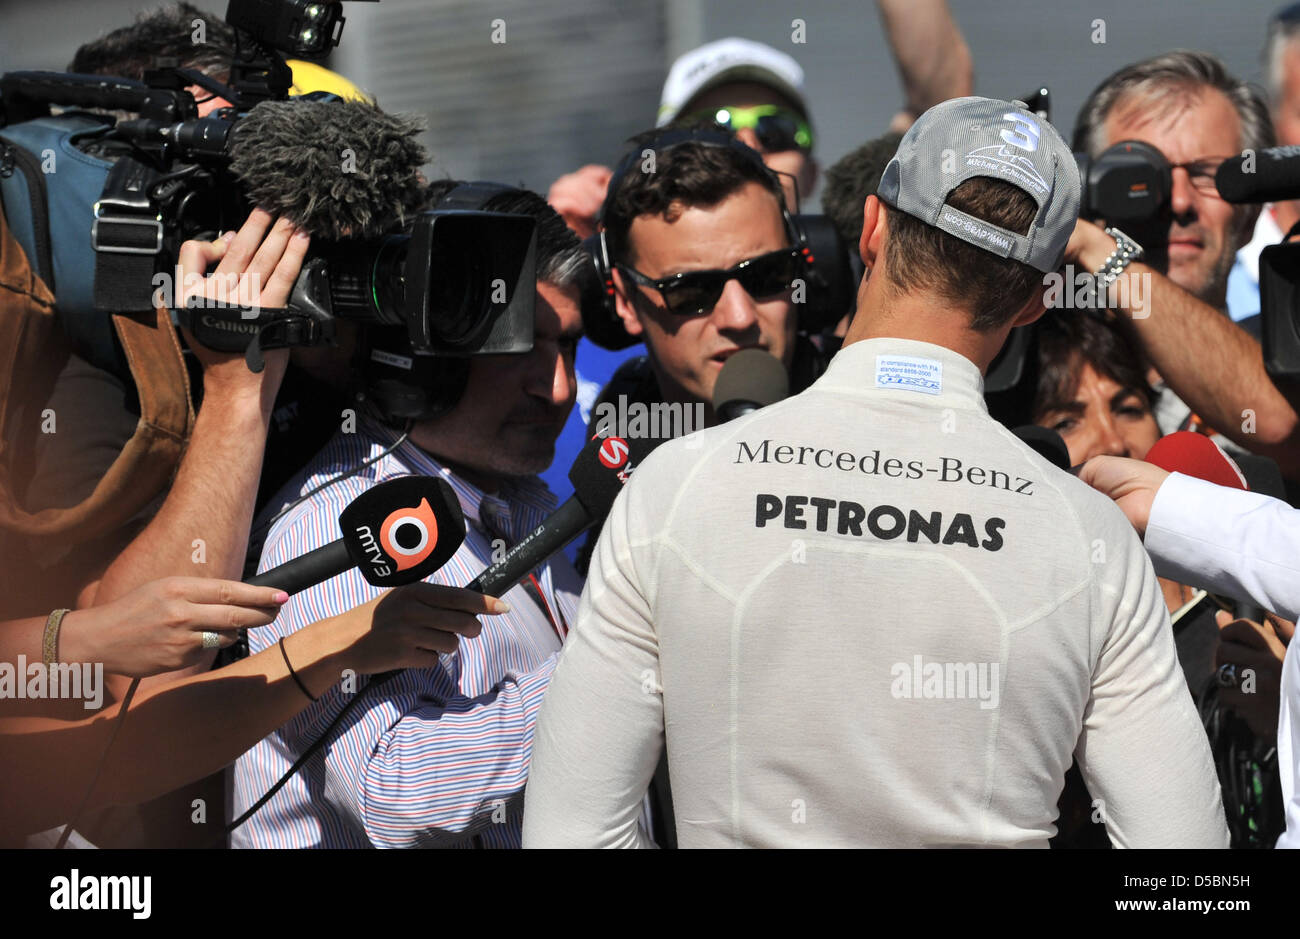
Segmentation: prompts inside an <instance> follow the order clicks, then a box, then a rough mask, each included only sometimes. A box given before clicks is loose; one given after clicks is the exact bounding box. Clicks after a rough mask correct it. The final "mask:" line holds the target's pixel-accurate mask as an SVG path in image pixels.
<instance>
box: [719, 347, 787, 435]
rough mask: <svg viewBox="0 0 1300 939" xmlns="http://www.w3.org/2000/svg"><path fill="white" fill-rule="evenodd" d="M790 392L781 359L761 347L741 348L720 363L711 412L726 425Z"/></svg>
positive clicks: (778, 399)
mask: <svg viewBox="0 0 1300 939" xmlns="http://www.w3.org/2000/svg"><path fill="white" fill-rule="evenodd" d="M789 393H790V376H789V375H788V374H787V373H786V370H785V366H784V365H782V364H781V360H780V359H778V358H777V357H776V356H774V355H772V354H771V353H770V352H764V351H763V350H762V349H741V350H740V351H739V352H737V353H735V354H733V355H731V356H730V357H729V358H728V359H727V361H726V362H724V363H722V371H721V372H719V373H718V380H717V381H716V382H714V384H713V413H714V414H716V415H717V418H718V423H720V424H725V423H726V422H727V421H730V420H734V419H735V418H737V417H743V416H744V415H746V414H751V413H753V412H754V411H757V410H758V409H759V408H765V407H767V406H768V405H769V404H774V403H776V402H777V401H780V400H781V399H782V398H784V397H786V396H787V395H788V394H789Z"/></svg>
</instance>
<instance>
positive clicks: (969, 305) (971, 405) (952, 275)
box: [523, 97, 1228, 848]
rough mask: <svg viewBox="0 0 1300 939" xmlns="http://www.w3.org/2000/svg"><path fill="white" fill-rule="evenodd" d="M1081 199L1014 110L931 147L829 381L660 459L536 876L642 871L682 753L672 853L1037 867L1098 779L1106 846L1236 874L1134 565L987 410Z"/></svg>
mask: <svg viewBox="0 0 1300 939" xmlns="http://www.w3.org/2000/svg"><path fill="white" fill-rule="evenodd" d="M1026 128H1028V129H1030V130H1032V131H1033V135H1032V137H1031V136H1028V135H1025V134H1023V133H1021V131H1023V130H1024V129H1026ZM1003 142H1006V143H1007V149H1013V148H1014V152H1012V153H1009V154H1008V155H1007V156H1008V158H1007V159H1004V160H1003V161H1002V162H1000V163H999V162H996V161H994V160H993V159H991V158H989V157H987V156H986V154H987V153H988V152H989V151H990V150H991V151H993V152H995V153H996V152H997V151H998V150H999V149H1000V148H1001V144H1002V143H1003ZM1022 143H1023V146H1021V144H1022ZM945 152H947V153H955V154H956V155H957V159H956V161H955V162H956V163H957V166H956V167H955V168H953V169H951V170H949V171H947V172H945V171H944V170H943V169H941V167H942V166H943V164H944V156H943V155H944V153H945ZM1079 189H1080V186H1079V174H1078V170H1077V168H1076V166H1075V162H1074V159H1073V157H1072V155H1071V153H1070V150H1069V148H1068V147H1067V146H1066V145H1065V142H1064V141H1063V140H1062V139H1061V137H1060V135H1059V134H1058V133H1057V132H1056V131H1055V130H1054V129H1053V128H1052V127H1051V126H1050V125H1049V124H1047V123H1046V122H1040V121H1039V120H1038V119H1037V117H1036V116H1035V115H1033V114H1030V113H1029V112H1027V111H1025V110H1023V109H1020V108H1018V107H1016V106H1015V105H1013V104H1012V103H1011V102H1007V101H996V100H991V99H986V98H970V97H968V98H959V99H956V100H954V101H948V102H945V103H943V104H940V105H937V106H936V107H934V108H932V109H931V110H930V111H929V112H927V113H926V114H924V115H922V117H921V118H920V119H919V120H918V121H917V122H916V123H915V124H914V125H913V126H912V128H911V129H910V130H909V131H908V132H907V134H906V135H905V136H904V138H903V140H902V143H901V144H900V145H899V148H898V153H897V155H896V156H895V158H894V160H893V161H892V162H891V163H890V165H889V167H888V168H887V169H886V171H885V174H884V177H883V179H882V181H881V183H880V187H879V193H878V195H872V196H869V197H868V198H867V200H866V203H865V205H864V206H863V232H862V237H861V239H860V241H859V243H858V249H859V253H860V254H861V255H862V259H863V262H864V263H865V264H866V265H867V266H869V267H871V268H872V274H871V276H870V277H868V278H864V279H863V281H862V283H861V285H860V286H859V288H858V300H857V314H856V315H855V317H854V319H853V323H852V325H851V326H850V329H849V334H848V336H847V339H846V342H845V345H844V348H843V349H842V350H841V351H840V352H839V353H838V354H837V355H836V357H835V359H834V360H832V361H831V363H830V365H829V367H828V368H827V371H826V373H825V374H824V375H822V376H821V378H819V379H818V380H817V381H816V383H814V384H813V385H812V386H811V387H810V388H808V389H807V390H806V391H805V392H803V393H802V394H800V395H797V396H795V397H793V398H789V399H787V400H785V401H783V402H780V403H778V404H774V405H772V406H770V407H766V408H763V409H762V410H759V411H757V412H755V413H753V414H750V415H748V416H746V417H742V418H739V419H737V420H735V421H733V422H731V423H728V424H726V425H723V426H721V427H715V428H711V429H709V430H705V431H703V432H702V433H700V434H698V435H696V436H694V437H692V438H689V439H688V440H680V441H669V442H668V443H665V444H664V445H663V446H662V447H660V448H659V449H658V450H656V451H655V452H654V453H652V454H651V455H650V457H649V458H648V459H647V460H646V461H645V462H644V463H643V464H642V465H641V466H640V467H639V468H638V469H637V471H636V473H635V474H634V475H633V477H632V479H631V481H630V482H629V483H628V485H627V488H626V489H625V490H624V491H623V493H622V494H621V495H620V496H619V498H618V501H617V502H616V503H615V504H614V507H613V510H612V511H611V512H610V515H609V517H608V519H607V520H606V523H605V530H604V532H603V533H602V534H601V537H600V542H599V544H598V545H597V546H596V551H595V555H594V558H593V561H592V566H591V572H590V575H589V576H588V579H587V585H586V588H585V593H584V595H583V602H582V608H581V611H580V612H579V615H578V622H577V624H576V625H575V626H574V628H573V631H572V632H571V633H570V635H569V638H568V640H567V642H566V645H565V650H564V656H563V659H562V660H561V661H560V663H559V664H558V665H557V666H556V671H555V674H554V676H553V677H552V680H551V685H550V687H549V688H548V690H547V695H546V699H545V700H544V701H543V702H542V708H541V713H540V716H539V718H538V722H537V728H536V731H535V733H534V738H533V756H532V763H531V766H530V769H529V779H528V785H527V792H526V801H525V804H526V809H525V814H524V826H523V828H524V832H523V840H524V846H525V847H533V846H537V847H550V846H572V847H597V846H607V845H626V846H638V845H643V844H645V840H644V836H643V835H640V834H639V833H638V831H637V829H636V813H637V799H638V798H639V793H641V792H643V791H644V789H645V786H646V783H647V782H648V780H649V778H650V776H651V774H652V773H653V772H654V769H655V766H656V763H657V761H658V759H659V756H660V754H661V753H663V752H666V753H667V756H668V762H669V766H670V769H671V789H672V796H673V802H674V809H675V812H676V819H677V834H678V839H679V844H680V846H681V847H711V848H716V847H739V846H751V847H830V846H834V847H848V846H857V847H863V846H872V847H923V846H931V847H942V846H950V847H956V846H963V847H974V846H980V847H993V846H1007V847H1010V846H1022V847H1046V846H1047V843H1048V840H1049V839H1050V838H1051V837H1052V835H1053V833H1054V823H1055V820H1056V818H1057V816H1058V809H1057V799H1058V796H1059V795H1060V793H1061V790H1062V786H1063V783H1064V779H1065V773H1066V770H1067V769H1068V768H1069V765H1070V761H1071V755H1072V754H1073V753H1076V752H1077V753H1078V754H1079V763H1080V766H1081V769H1082V771H1083V774H1084V777H1085V779H1086V780H1087V782H1088V785H1089V787H1090V790H1091V791H1092V792H1093V793H1094V794H1095V795H1096V796H1097V798H1098V799H1101V800H1103V802H1102V803H1101V804H1104V806H1105V816H1106V827H1107V830H1108V832H1109V835H1110V837H1111V839H1112V841H1113V842H1114V843H1115V844H1117V845H1119V846H1132V847H1142V846H1154V845H1157V844H1158V845H1162V846H1180V845H1181V846H1200V847H1211V846H1218V847H1226V845H1227V841H1228V832H1227V827H1226V824H1225V822H1224V816H1223V806H1222V801H1221V799H1220V797H1219V792H1218V785H1217V781H1216V779H1215V776H1214V767H1213V763H1212V761H1211V757H1210V750H1209V745H1208V743H1207V741H1206V739H1205V735H1204V733H1203V732H1202V731H1201V729H1200V724H1199V721H1198V720H1197V716H1196V709H1195V706H1194V704H1193V702H1192V700H1191V698H1190V697H1189V696H1188V694H1187V687H1186V684H1185V682H1184V681H1183V677H1182V674H1181V672H1180V670H1179V668H1178V661H1177V657H1176V655H1175V650H1174V643H1173V637H1172V634H1171V632H1170V628H1169V617H1168V614H1167V612H1166V611H1165V608H1164V604H1163V601H1162V598H1161V595H1160V591H1159V587H1158V585H1157V583H1156V578H1155V575H1154V573H1153V572H1152V571H1151V567H1150V563H1149V562H1148V561H1147V559H1146V557H1145V554H1144V552H1143V550H1142V545H1141V543H1140V542H1139V541H1138V538H1137V536H1136V534H1135V533H1134V532H1133V530H1132V529H1131V528H1130V527H1129V525H1128V522H1127V521H1126V520H1125V519H1124V517H1123V514H1122V513H1121V512H1119V511H1117V510H1116V507H1115V505H1114V504H1113V503H1110V502H1108V501H1107V500H1106V499H1104V498H1102V499H1099V498H1097V497H1098V496H1099V493H1096V492H1094V491H1092V490H1090V489H1089V488H1088V487H1087V486H1085V485H1084V484H1082V483H1081V482H1080V481H1079V480H1077V479H1075V478H1073V477H1071V476H1070V475H1069V474H1068V473H1065V472H1063V471H1061V470H1059V469H1056V468H1055V467H1053V466H1051V465H1050V464H1049V463H1048V462H1047V461H1046V460H1045V459H1044V458H1043V457H1041V456H1040V455H1038V454H1036V453H1035V452H1033V451H1032V450H1031V449H1030V448H1029V447H1027V446H1026V445H1025V444H1024V443H1022V442H1021V441H1019V440H1018V439H1017V438H1016V437H1014V436H1013V435H1012V434H1011V433H1010V432H1008V431H1007V430H1005V429H1004V428H1002V427H1001V426H1000V425H998V424H997V423H996V422H995V421H993V420H992V418H990V417H989V414H988V411H987V409H986V407H985V405H984V400H983V395H982V393H981V392H982V385H983V380H982V373H983V372H985V371H986V370H987V368H988V366H989V364H990V363H991V362H992V360H993V358H994V357H995V355H996V354H997V352H998V350H999V349H1000V348H1001V346H1002V345H1003V343H1004V342H1005V341H1006V338H1007V335H1008V334H1009V333H1010V331H1011V329H1012V328H1013V327H1014V326H1018V325H1026V324H1028V323H1030V322H1032V321H1033V320H1035V319H1036V318H1037V317H1038V316H1040V315H1041V314H1042V312H1043V297H1044V290H1043V277H1044V275H1045V274H1047V273H1050V272H1053V271H1055V270H1056V268H1057V267H1058V266H1059V265H1060V263H1061V261H1062V260H1063V256H1064V254H1065V248H1066V243H1067V241H1068V240H1069V237H1070V235H1071V232H1072V231H1073V228H1074V222H1075V219H1076V217H1077V215H1078V210H1079ZM638 221H640V219H638ZM657 279H659V280H662V279H663V278H662V276H660V277H659V278H657ZM1097 544H1104V545H1105V547H1106V552H1105V553H1106V558H1105V560H1104V561H1101V562H1099V561H1098V560H1097V557H1096V555H1095V554H1090V551H1095V546H1096V545H1097ZM941 663H942V664H941ZM959 672H960V673H961V674H962V675H963V676H965V677H963V678H960V679H958V678H957V677H956V676H957V674H958V673H959ZM922 673H924V674H925V677H924V678H923V677H922ZM977 676H983V677H977ZM977 684H978V689H977V687H976V685H977ZM979 689H982V690H979ZM1153 766H1155V767H1159V771H1158V772H1152V771H1151V767H1153Z"/></svg>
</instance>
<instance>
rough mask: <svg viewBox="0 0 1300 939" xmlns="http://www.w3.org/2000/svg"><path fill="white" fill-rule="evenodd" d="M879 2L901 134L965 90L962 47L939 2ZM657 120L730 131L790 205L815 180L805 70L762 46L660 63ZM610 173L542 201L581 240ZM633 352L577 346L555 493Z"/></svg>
mask: <svg viewBox="0 0 1300 939" xmlns="http://www.w3.org/2000/svg"><path fill="white" fill-rule="evenodd" d="M878 8H879V11H880V18H881V24H882V26H883V28H884V33H885V37H886V39H887V41H888V45H889V49H890V52H891V53H892V54H893V57H894V60H895V62H896V63H897V64H898V73H899V80H900V82H901V84H902V88H903V102H902V106H901V108H900V110H899V111H898V113H897V114H896V115H895V116H894V118H893V121H892V123H891V125H890V128H891V129H892V130H897V131H899V132H900V133H901V132H902V131H904V130H906V129H907V127H908V126H909V125H910V124H911V123H912V121H914V120H916V117H917V115H918V114H920V113H921V112H923V111H924V110H925V109H926V108H928V107H930V106H931V105H932V104H935V103H937V102H939V101H943V100H945V99H947V98H955V97H959V96H961V95H968V94H970V93H971V91H972V89H973V88H974V72H973V68H972V64H971V54H970V50H969V49H968V48H967V46H966V42H965V40H964V39H963V38H962V34H961V30H960V29H958V27H957V23H956V21H955V20H954V19H953V16H952V13H951V11H950V10H949V9H948V3H947V0H879V2H878ZM791 48H797V47H794V46H793V45H792V47H791ZM656 123H657V126H659V127H665V126H667V125H674V126H700V125H701V124H704V125H721V128H722V129H724V130H728V131H730V132H733V133H735V134H736V136H737V137H738V139H740V140H741V142H743V143H745V144H747V145H749V146H750V147H752V148H754V149H755V150H756V151H758V152H759V153H760V154H762V156H763V161H764V162H765V163H766V164H767V165H768V166H769V167H771V168H772V169H773V170H774V171H776V172H777V173H778V174H781V175H780V179H781V181H782V187H783V189H784V194H785V202H786V205H787V206H788V207H789V209H790V211H791V212H797V211H799V208H798V207H799V205H800V203H801V202H802V201H803V200H806V199H808V198H809V196H811V195H812V193H813V190H814V188H815V186H816V184H817V177H818V166H817V161H816V158H815V157H814V156H813V145H814V143H815V139H816V136H815V129H814V125H813V121H812V117H811V110H810V108H809V106H808V101H807V97H806V91H805V83H804V71H803V69H802V68H801V67H800V65H799V63H798V62H796V61H795V60H794V59H793V58H792V57H791V56H789V55H788V54H786V53H785V52H782V51H779V50H778V49H774V48H772V47H771V46H768V45H764V44H763V43H760V42H754V41H752V40H748V39H738V38H734V37H732V38H727V39H720V40H717V41H715V42H710V43H706V44H705V45H702V46H699V47H697V48H695V49H691V50H690V51H688V52H686V53H683V54H682V55H681V56H679V57H678V58H677V59H676V61H674V62H673V64H672V66H671V68H670V69H669V73H668V77H667V79H666V80H665V82H664V87H663V91H662V94H661V97H660V103H659V111H658V116H657V118H656ZM611 175H612V173H611V170H610V168H609V167H607V166H602V165H598V164H590V165H587V166H584V167H582V168H581V169H578V170H576V171H574V172H572V173H568V174H566V175H565V176H562V177H561V178H560V179H558V180H556V182H555V183H554V184H553V185H552V186H551V189H550V192H549V193H548V194H547V201H548V202H549V203H550V204H551V205H552V206H553V207H554V208H555V211H557V212H559V213H560V215H561V216H562V217H563V218H564V220H565V222H567V223H568V225H569V227H570V228H572V229H573V230H574V231H576V232H577V233H578V234H579V235H580V236H581V237H583V238H586V237H588V236H590V235H592V234H593V233H594V232H595V230H596V214H597V211H598V210H599V208H600V206H601V204H602V203H603V202H604V201H605V196H606V190H607V188H608V186H609V180H610V177H611ZM640 353H641V350H640V349H638V348H635V347H633V348H632V349H624V350H617V351H611V350H608V349H603V348H601V347H600V346H597V345H595V344H594V343H593V342H591V341H590V340H589V339H584V340H583V341H582V343H581V344H580V345H579V348H578V356H577V372H578V406H577V407H576V408H574V409H573V415H572V417H571V418H570V420H569V423H568V425H566V426H565V429H564V432H563V434H561V436H560V440H559V442H558V444H557V451H556V452H557V458H556V462H555V464H554V466H553V467H552V468H551V470H550V471H548V473H546V474H543V477H542V478H543V479H545V480H546V483H547V485H549V486H550V487H551V489H552V490H553V491H555V492H556V494H557V495H559V496H560V497H561V498H563V496H564V495H565V494H566V493H567V492H568V479H567V478H566V477H565V475H564V472H563V470H562V469H561V468H560V467H562V466H567V465H568V463H569V460H570V458H571V457H572V456H573V455H575V454H576V453H577V451H578V450H579V449H580V448H581V447H582V445H583V444H584V443H585V442H586V436H585V433H584V431H585V429H586V425H587V422H588V421H589V419H590V416H591V413H592V409H593V405H594V403H595V400H596V396H597V394H598V393H599V392H600V389H601V388H602V387H604V386H605V385H606V384H607V383H608V382H609V381H610V379H611V378H612V377H613V376H614V374H615V372H616V371H617V369H618V368H619V367H620V366H621V365H623V364H624V363H625V362H627V361H628V360H629V359H630V358H632V357H634V356H636V355H639V354H640Z"/></svg>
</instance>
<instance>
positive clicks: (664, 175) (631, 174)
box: [603, 129, 785, 262]
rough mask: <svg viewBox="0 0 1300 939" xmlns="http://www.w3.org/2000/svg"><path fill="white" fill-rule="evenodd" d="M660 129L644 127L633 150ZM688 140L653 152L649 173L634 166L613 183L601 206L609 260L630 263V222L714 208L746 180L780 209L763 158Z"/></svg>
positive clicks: (781, 197)
mask: <svg viewBox="0 0 1300 939" xmlns="http://www.w3.org/2000/svg"><path fill="white" fill-rule="evenodd" d="M663 133H664V131H663V130H661V129H660V130H653V131H646V132H645V133H643V134H638V135H637V136H635V137H633V138H632V139H631V141H630V143H631V144H632V149H633V152H637V151H643V150H644V148H646V147H647V145H648V144H650V143H651V142H652V141H653V140H654V139H655V138H656V137H659V136H661V135H662V134H663ZM743 146H744V145H743V144H739V143H737V145H736V147H726V146H718V145H717V144H710V143H703V142H699V141H693V140H688V141H684V142H682V143H678V144H674V145H672V146H670V147H667V148H664V149H661V150H655V151H654V171H653V172H641V170H640V168H639V167H637V166H635V165H634V166H633V167H632V168H631V169H630V170H629V171H628V172H626V173H624V174H623V176H622V178H621V179H619V180H618V181H617V183H618V188H617V189H616V190H615V191H614V192H613V193H611V197H610V198H609V200H608V202H607V203H606V206H605V216H604V219H603V222H604V225H605V237H606V239H607V241H608V243H609V251H610V257H611V260H618V261H628V262H633V261H634V259H633V258H632V257H631V248H630V246H629V244H628V232H629V231H630V229H631V227H632V222H633V220H635V219H636V218H637V217H639V216H642V215H662V216H663V218H664V220H665V221H670V222H671V221H673V220H674V219H675V218H676V217H677V216H678V215H679V214H680V212H681V210H682V209H684V208H689V207H692V206H704V207H708V206H714V205H717V204H718V203H719V202H721V201H722V200H723V199H725V198H727V197H728V196H730V195H731V194H732V193H734V192H738V191H739V190H740V189H741V188H743V187H744V186H745V184H746V183H758V184H759V185H760V186H762V187H763V188H764V189H766V190H767V191H768V192H770V193H771V194H772V196H773V197H774V198H775V199H776V200H777V204H778V205H779V206H781V207H782V208H784V207H785V197H784V195H783V194H782V191H781V183H780V181H779V180H778V179H777V177H776V175H775V174H774V173H772V172H771V171H770V170H768V169H767V168H766V167H765V166H764V165H763V162H762V158H761V157H759V156H758V155H757V154H755V156H754V158H753V159H750V158H749V157H748V156H747V155H746V154H745V153H744V152H743V151H742V150H741V149H739V148H740V147H743ZM646 159H649V156H648V155H647V156H646Z"/></svg>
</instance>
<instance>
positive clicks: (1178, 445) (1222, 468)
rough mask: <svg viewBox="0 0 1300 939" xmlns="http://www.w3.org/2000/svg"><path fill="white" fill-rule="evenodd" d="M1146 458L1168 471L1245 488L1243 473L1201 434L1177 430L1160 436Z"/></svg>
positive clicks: (1234, 487) (1214, 444) (1221, 484)
mask: <svg viewBox="0 0 1300 939" xmlns="http://www.w3.org/2000/svg"><path fill="white" fill-rule="evenodd" d="M1146 461H1147V462H1148V463H1150V464H1152V465H1154V466H1158V467H1160V468H1161V469H1163V470H1168V471H1169V472H1171V473H1182V474H1183V475H1184V476H1195V477H1196V478H1197V479H1203V480H1205V481H1206V482H1210V483H1214V484H1215V485H1218V486H1228V487H1230V488H1232V489H1246V488H1248V487H1247V485H1246V477H1245V476H1244V475H1242V472H1241V470H1240V469H1239V468H1238V467H1237V464H1236V463H1234V462H1232V459H1231V458H1230V457H1229V456H1228V454H1226V453H1224V452H1223V450H1222V449H1220V447H1219V445H1218V444H1217V443H1215V442H1214V441H1213V440H1211V439H1210V438H1209V437H1207V436H1205V435H1204V434H1198V433H1195V432H1193V431H1190V430H1180V431H1177V432H1175V433H1172V434H1169V435H1168V436H1166V437H1161V438H1160V439H1159V440H1157V441H1156V443H1155V446H1153V447H1152V448H1151V449H1150V450H1149V451H1147V455H1146Z"/></svg>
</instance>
